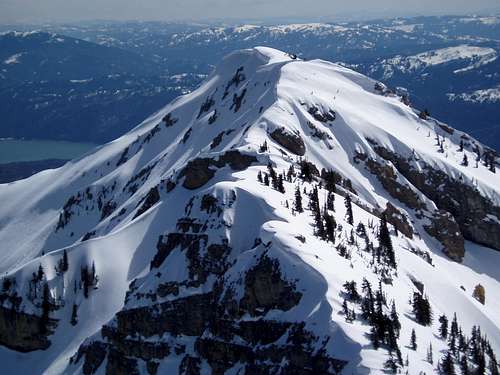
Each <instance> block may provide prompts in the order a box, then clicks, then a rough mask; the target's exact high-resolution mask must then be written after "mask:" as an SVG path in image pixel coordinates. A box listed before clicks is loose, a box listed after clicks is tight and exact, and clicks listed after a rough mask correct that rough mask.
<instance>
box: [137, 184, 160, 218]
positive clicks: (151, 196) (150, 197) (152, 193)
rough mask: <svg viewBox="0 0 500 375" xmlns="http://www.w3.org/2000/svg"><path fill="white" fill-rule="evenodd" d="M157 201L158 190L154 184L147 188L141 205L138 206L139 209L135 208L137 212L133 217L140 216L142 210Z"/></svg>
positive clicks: (158, 198) (158, 197) (144, 210)
mask: <svg viewBox="0 0 500 375" xmlns="http://www.w3.org/2000/svg"><path fill="white" fill-rule="evenodd" d="M159 201H160V192H159V191H158V187H157V186H155V187H153V188H151V189H150V190H149V192H148V194H147V195H146V197H145V198H144V199H143V201H142V204H141V207H139V209H138V210H137V212H136V213H135V215H134V219H135V218H136V217H139V216H141V215H142V214H143V213H144V212H146V211H147V210H149V209H150V208H151V207H153V206H154V205H155V204H156V203H157V202H159Z"/></svg>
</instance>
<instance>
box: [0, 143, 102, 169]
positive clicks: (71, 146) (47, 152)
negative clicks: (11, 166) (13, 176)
mask: <svg viewBox="0 0 500 375" xmlns="http://www.w3.org/2000/svg"><path fill="white" fill-rule="evenodd" d="M94 147H96V145H95V144H92V143H76V142H66V141H40V140H23V139H0V164H2V163H12V162H20V161H35V160H45V159H65V160H68V159H74V158H76V157H78V156H81V155H83V154H85V153H86V152H88V151H90V150H92V149H93V148H94Z"/></svg>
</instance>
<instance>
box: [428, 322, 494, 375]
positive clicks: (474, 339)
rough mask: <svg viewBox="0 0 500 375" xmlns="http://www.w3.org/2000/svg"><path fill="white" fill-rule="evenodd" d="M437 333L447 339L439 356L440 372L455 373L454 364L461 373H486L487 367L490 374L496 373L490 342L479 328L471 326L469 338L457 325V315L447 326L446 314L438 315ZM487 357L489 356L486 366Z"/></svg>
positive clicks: (482, 374) (453, 374)
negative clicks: (445, 347) (445, 348)
mask: <svg viewBox="0 0 500 375" xmlns="http://www.w3.org/2000/svg"><path fill="white" fill-rule="evenodd" d="M439 335H440V337H441V339H443V340H447V344H448V350H447V351H446V353H445V354H444V355H443V357H442V358H441V361H440V362H439V364H438V369H439V371H440V373H441V374H444V375H455V374H456V373H457V372H456V371H455V365H458V367H459V368H460V373H461V374H462V375H468V374H480V375H484V374H486V369H487V368H488V370H489V373H490V374H491V375H498V374H499V370H498V361H497V358H496V356H495V353H494V352H493V349H492V347H491V344H490V343H489V341H488V340H487V338H486V337H485V336H483V335H482V333H481V328H480V327H477V326H474V327H472V331H471V336H470V338H468V337H466V336H465V335H464V333H463V331H462V328H461V327H460V326H459V324H458V321H457V315H456V314H454V316H453V320H452V322H451V324H450V325H449V326H448V318H447V317H446V315H441V316H440V317H439ZM487 357H488V358H489V362H488V366H487V361H486V359H487Z"/></svg>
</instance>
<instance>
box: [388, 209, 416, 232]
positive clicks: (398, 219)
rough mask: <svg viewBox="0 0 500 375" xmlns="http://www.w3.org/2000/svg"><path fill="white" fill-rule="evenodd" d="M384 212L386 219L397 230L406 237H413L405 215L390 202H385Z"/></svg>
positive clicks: (411, 228)
mask: <svg viewBox="0 0 500 375" xmlns="http://www.w3.org/2000/svg"><path fill="white" fill-rule="evenodd" d="M384 213H385V217H386V218H387V221H388V222H389V223H390V224H392V225H394V226H395V227H396V229H397V230H398V231H399V232H401V233H403V234H404V235H405V236H406V237H408V238H413V227H412V225H411V224H410V223H409V221H408V218H407V217H406V215H404V214H403V213H402V212H401V211H399V210H398V209H397V208H396V207H394V206H393V205H392V204H391V203H390V202H387V205H386V207H385V211H384Z"/></svg>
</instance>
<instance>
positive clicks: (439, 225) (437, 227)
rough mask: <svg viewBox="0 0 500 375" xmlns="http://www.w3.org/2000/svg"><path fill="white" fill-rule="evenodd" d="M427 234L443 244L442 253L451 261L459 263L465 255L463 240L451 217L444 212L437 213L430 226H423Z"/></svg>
mask: <svg viewBox="0 0 500 375" xmlns="http://www.w3.org/2000/svg"><path fill="white" fill-rule="evenodd" d="M424 228H425V230H426V231H427V233H429V234H430V235H431V236H433V237H435V238H437V239H438V240H439V241H440V242H441V243H442V244H443V252H444V253H445V254H446V255H448V257H450V258H451V259H453V260H454V261H457V262H461V261H462V258H463V257H464V254H465V246H464V238H463V236H462V233H460V228H459V227H458V224H457V222H456V221H455V219H454V218H453V216H452V215H451V214H450V213H449V212H446V211H444V210H439V211H437V212H436V213H435V214H434V216H433V217H432V218H431V225H428V226H424Z"/></svg>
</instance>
